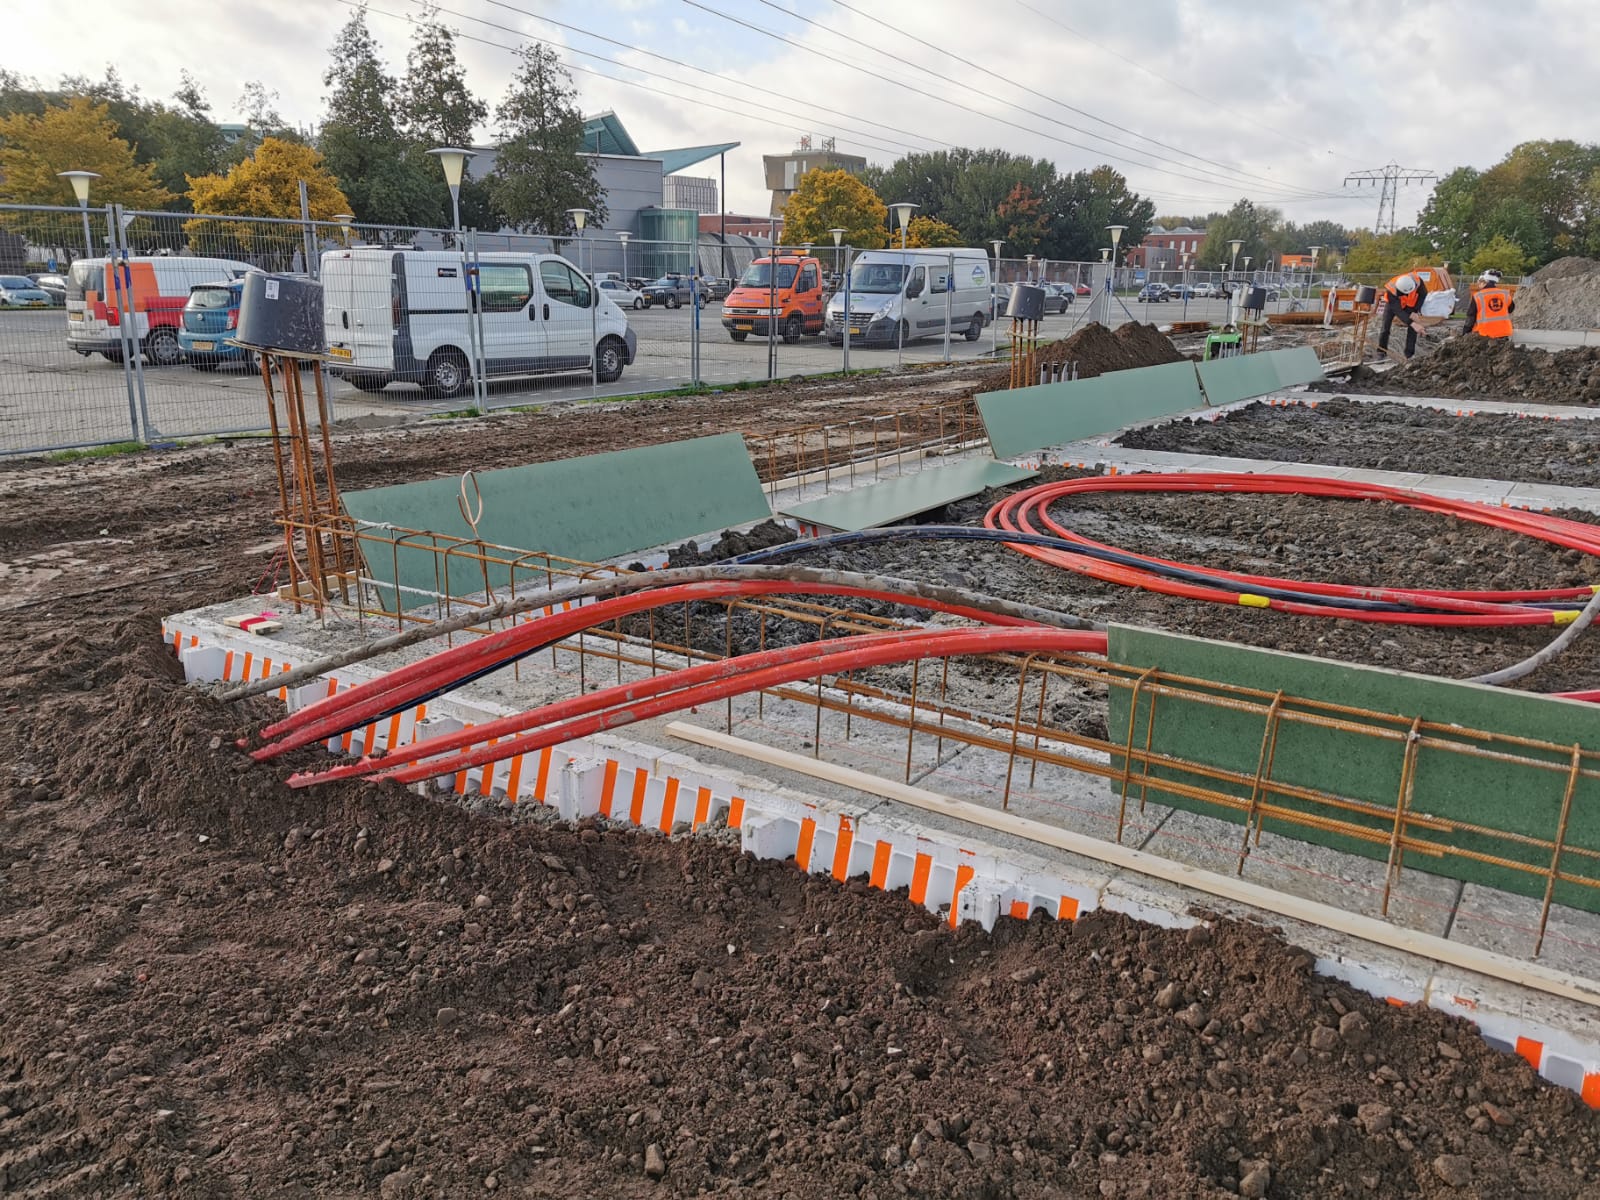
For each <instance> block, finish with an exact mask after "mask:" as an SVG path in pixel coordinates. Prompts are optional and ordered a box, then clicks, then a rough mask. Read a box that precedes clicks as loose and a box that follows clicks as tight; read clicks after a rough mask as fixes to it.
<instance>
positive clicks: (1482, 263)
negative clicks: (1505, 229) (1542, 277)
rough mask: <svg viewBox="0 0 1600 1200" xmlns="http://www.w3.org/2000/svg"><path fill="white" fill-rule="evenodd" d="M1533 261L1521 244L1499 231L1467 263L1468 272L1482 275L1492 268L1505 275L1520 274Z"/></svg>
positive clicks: (1471, 274)
mask: <svg viewBox="0 0 1600 1200" xmlns="http://www.w3.org/2000/svg"><path fill="white" fill-rule="evenodd" d="M1532 261H1533V260H1532V258H1531V257H1530V256H1529V255H1527V254H1524V253H1523V251H1522V247H1521V246H1519V245H1517V244H1516V243H1515V242H1513V241H1512V240H1511V239H1510V238H1508V237H1506V236H1505V235H1504V234H1500V233H1497V234H1495V235H1494V237H1492V238H1490V239H1489V240H1488V241H1487V242H1485V243H1484V244H1483V245H1482V246H1480V247H1478V251H1477V253H1476V254H1474V255H1473V256H1472V258H1471V259H1470V260H1469V261H1468V262H1467V264H1466V267H1467V270H1466V274H1467V275H1468V276H1475V275H1481V274H1483V272H1485V271H1487V270H1490V269H1491V268H1492V269H1494V270H1496V271H1499V272H1501V273H1502V274H1504V275H1520V274H1522V273H1523V272H1524V271H1525V270H1527V269H1528V266H1529V264H1530V263H1531V262H1532Z"/></svg>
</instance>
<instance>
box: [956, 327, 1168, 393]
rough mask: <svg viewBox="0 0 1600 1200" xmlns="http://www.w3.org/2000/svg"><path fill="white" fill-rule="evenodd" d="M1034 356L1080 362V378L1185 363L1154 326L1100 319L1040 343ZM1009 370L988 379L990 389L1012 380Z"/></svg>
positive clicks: (1164, 335) (1056, 361)
mask: <svg viewBox="0 0 1600 1200" xmlns="http://www.w3.org/2000/svg"><path fill="white" fill-rule="evenodd" d="M1035 357H1036V358H1037V359H1038V360H1039V361H1040V362H1041V363H1050V364H1052V365H1054V364H1056V363H1077V364H1078V377H1079V378H1080V379H1092V378H1094V377H1095V376H1096V375H1104V374H1107V373H1108V372H1111V371H1128V370H1132V369H1133V368H1135V367H1155V366H1160V365H1161V364H1162V363H1171V362H1182V361H1183V359H1184V356H1183V355H1182V354H1180V353H1179V352H1178V349H1177V347H1175V346H1174V345H1173V344H1172V341H1171V339H1169V338H1168V337H1167V335H1166V334H1164V333H1161V332H1160V331H1158V330H1157V329H1156V327H1155V326H1154V325H1143V324H1140V323H1139V322H1138V321H1130V322H1129V323H1128V324H1126V325H1120V326H1118V327H1117V329H1116V331H1115V332H1113V331H1112V330H1110V329H1107V328H1106V327H1105V326H1104V325H1102V324H1100V323H1099V322H1098V321H1091V322H1090V323H1089V324H1087V325H1085V326H1084V327H1083V328H1082V329H1080V330H1078V331H1077V332H1076V333H1074V334H1073V335H1072V336H1071V337H1067V338H1062V339H1060V340H1059V341H1054V342H1050V343H1048V344H1046V345H1043V346H1040V347H1039V349H1038V351H1037V352H1036V354H1035ZM1009 374H1010V369H1009V368H1007V369H1005V370H1001V371H996V372H994V373H993V374H992V375H991V376H990V377H989V379H988V380H987V384H988V387H990V388H1003V387H1005V386H1006V383H1007V381H1008V379H1009Z"/></svg>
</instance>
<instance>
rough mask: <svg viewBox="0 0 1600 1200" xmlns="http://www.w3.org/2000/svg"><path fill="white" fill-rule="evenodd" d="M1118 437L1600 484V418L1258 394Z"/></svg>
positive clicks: (1329, 462) (1134, 443) (1334, 461)
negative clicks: (1279, 401) (1281, 401)
mask: <svg viewBox="0 0 1600 1200" xmlns="http://www.w3.org/2000/svg"><path fill="white" fill-rule="evenodd" d="M1117 445H1119V446H1127V447H1129V448H1132V449H1138V450H1171V451H1178V452H1181V453H1184V454H1215V455H1221V456H1224V457H1232V458H1259V459H1265V460H1267V461H1271V462H1296V463H1321V464H1324V465H1326V466H1334V467H1360V468H1363V469H1371V470H1380V471H1410V472H1422V473H1426V474H1430V475H1464V476H1467V477H1469V478H1474V479H1504V480H1507V481H1510V482H1518V483H1556V484H1561V485H1563V486H1567V487H1600V421H1589V420H1573V421H1530V420H1527V419H1525V418H1523V417H1513V416H1504V415H1499V414H1489V413H1479V414H1477V415H1474V416H1461V417H1458V416H1456V415H1455V414H1454V413H1450V412H1445V411H1443V410H1441V409H1435V408H1418V407H1415V406H1413V405H1407V404H1392V403H1383V402H1379V401H1355V400H1347V399H1343V398H1335V399H1332V400H1324V401H1322V402H1321V403H1320V404H1318V405H1317V406H1316V407H1315V408H1312V407H1310V406H1308V405H1292V406H1289V407H1281V406H1272V405H1267V404H1260V403H1257V404H1250V405H1246V406H1245V407H1243V408H1238V409H1234V410H1233V411H1232V412H1230V413H1226V414H1224V415H1223V416H1221V417H1218V418H1217V419H1215V420H1211V421H1206V420H1183V421H1170V422H1167V423H1166V424H1162V425H1152V426H1149V427H1147V428H1144V429H1134V430H1130V431H1129V432H1127V433H1125V434H1123V435H1122V436H1121V437H1119V438H1117Z"/></svg>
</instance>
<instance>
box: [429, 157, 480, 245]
mask: <svg viewBox="0 0 1600 1200" xmlns="http://www.w3.org/2000/svg"><path fill="white" fill-rule="evenodd" d="M428 153H429V154H431V155H433V156H434V157H435V158H437V159H438V160H439V165H440V166H441V167H443V168H444V181H445V183H447V184H448V185H449V186H450V217H451V224H450V228H452V229H454V230H455V231H456V232H457V233H460V232H461V176H462V175H463V174H464V173H465V172H466V169H467V159H469V158H471V157H472V155H473V151H471V150H463V149H462V148H461V147H459V146H440V147H439V148H438V149H437V150H429V151H428Z"/></svg>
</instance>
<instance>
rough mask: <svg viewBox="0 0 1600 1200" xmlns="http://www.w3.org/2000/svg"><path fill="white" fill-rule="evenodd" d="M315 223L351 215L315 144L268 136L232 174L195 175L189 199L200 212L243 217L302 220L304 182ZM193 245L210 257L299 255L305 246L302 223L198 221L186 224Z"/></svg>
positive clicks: (190, 186) (190, 180)
mask: <svg viewBox="0 0 1600 1200" xmlns="http://www.w3.org/2000/svg"><path fill="white" fill-rule="evenodd" d="M302 179H303V180H305V182H306V198H307V201H308V203H309V207H310V211H311V219H312V220H313V221H331V220H332V219H333V218H334V217H336V216H338V215H340V214H341V213H347V212H349V211H350V201H349V200H348V199H347V198H346V197H345V194H344V192H343V191H341V190H340V188H339V181H338V180H337V179H335V178H334V176H333V173H332V172H331V171H329V170H328V168H327V167H326V166H325V165H324V164H323V161H322V155H320V154H318V153H317V152H316V151H315V150H313V149H312V148H311V147H310V146H304V145H301V144H300V143H299V142H287V141H284V140H282V139H281V138H274V137H269V138H263V139H262V140H261V144H260V145H259V146H257V147H256V149H255V153H253V154H252V155H251V156H250V157H249V158H247V159H245V160H244V161H243V162H240V163H237V164H235V165H234V167H233V168H232V169H231V170H229V171H228V173H227V174H226V175H191V176H189V200H190V202H191V203H192V205H193V206H194V210H195V211H196V212H199V213H215V214H218V215H226V216H239V217H278V218H282V219H286V220H293V221H298V219H299V217H300V181H301V180H302ZM183 231H184V233H185V234H186V235H187V236H188V238H189V242H190V244H191V245H192V246H193V247H194V248H195V249H196V250H198V251H199V252H201V253H206V254H228V255H237V254H245V255H257V256H260V255H263V254H277V255H284V254H287V255H289V256H291V257H292V256H293V253H294V251H295V250H296V249H298V248H299V247H300V236H301V235H300V228H299V226H298V224H297V225H294V226H286V225H274V224H256V223H254V222H245V221H218V220H215V219H213V218H210V217H195V218H193V219H191V220H188V221H185V222H184V223H183Z"/></svg>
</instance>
